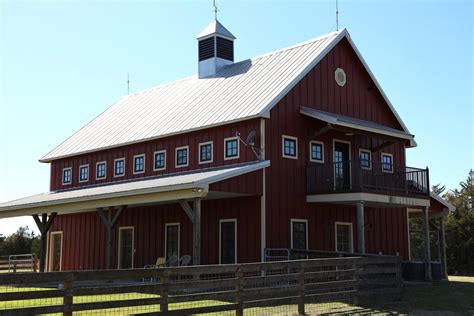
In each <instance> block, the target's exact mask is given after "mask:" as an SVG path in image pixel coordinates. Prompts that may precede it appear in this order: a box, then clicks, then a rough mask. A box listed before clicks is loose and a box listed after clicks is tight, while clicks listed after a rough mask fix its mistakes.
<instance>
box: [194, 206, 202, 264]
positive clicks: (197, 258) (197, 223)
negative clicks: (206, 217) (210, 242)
mask: <svg viewBox="0 0 474 316" xmlns="http://www.w3.org/2000/svg"><path fill="white" fill-rule="evenodd" d="M193 206H194V223H193V265H200V264H201V199H199V198H196V199H194V205H193Z"/></svg>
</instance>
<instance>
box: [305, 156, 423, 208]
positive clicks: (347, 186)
mask: <svg viewBox="0 0 474 316" xmlns="http://www.w3.org/2000/svg"><path fill="white" fill-rule="evenodd" d="M429 187H430V186H429V172H428V168H426V169H418V168H410V167H405V166H395V165H389V164H384V163H380V162H374V161H360V160H357V161H343V162H335V163H326V164H315V165H310V166H307V167H306V190H307V194H308V195H318V194H332V193H356V192H363V193H375V194H382V195H390V196H399V197H409V198H422V199H424V198H428V199H429V194H430V193H429Z"/></svg>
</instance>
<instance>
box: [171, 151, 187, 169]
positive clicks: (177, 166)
mask: <svg viewBox="0 0 474 316" xmlns="http://www.w3.org/2000/svg"><path fill="white" fill-rule="evenodd" d="M183 149H186V164H185V165H178V150H183ZM174 166H175V168H185V167H188V166H189V145H186V146H181V147H176V148H175V150H174Z"/></svg>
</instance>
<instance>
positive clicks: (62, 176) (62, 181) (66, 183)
mask: <svg viewBox="0 0 474 316" xmlns="http://www.w3.org/2000/svg"><path fill="white" fill-rule="evenodd" d="M66 170H69V171H71V180H70V181H69V182H64V171H66ZM61 183H62V184H63V185H70V184H72V167H67V168H63V171H62V173H61Z"/></svg>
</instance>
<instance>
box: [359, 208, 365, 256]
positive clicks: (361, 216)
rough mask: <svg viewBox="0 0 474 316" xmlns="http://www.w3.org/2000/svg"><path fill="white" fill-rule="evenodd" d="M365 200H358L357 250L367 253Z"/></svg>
mask: <svg viewBox="0 0 474 316" xmlns="http://www.w3.org/2000/svg"><path fill="white" fill-rule="evenodd" d="M364 222H365V221H364V201H359V202H357V251H358V252H359V253H365V229H364Z"/></svg>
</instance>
